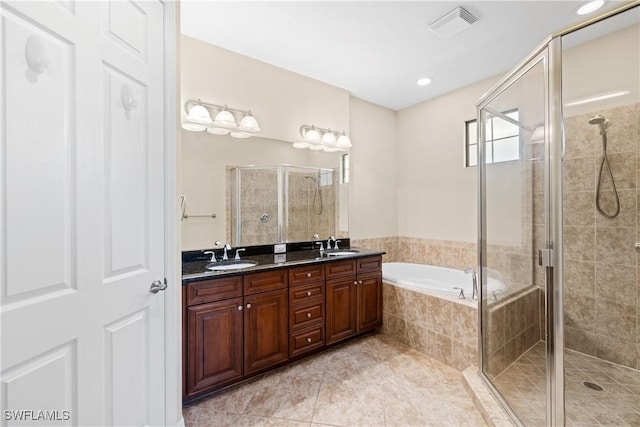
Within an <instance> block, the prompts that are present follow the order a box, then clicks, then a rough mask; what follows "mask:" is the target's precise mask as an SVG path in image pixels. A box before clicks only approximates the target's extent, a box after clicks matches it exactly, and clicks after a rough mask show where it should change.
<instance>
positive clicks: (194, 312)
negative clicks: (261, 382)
mask: <svg viewBox="0 0 640 427" xmlns="http://www.w3.org/2000/svg"><path fill="white" fill-rule="evenodd" d="M287 286H288V282H287V269H280V270H271V271H267V272H260V273H253V274H246V275H244V276H243V275H238V276H230V277H228V276H223V277H220V278H216V279H210V280H204V281H201V282H195V283H190V284H188V285H187V286H186V292H184V305H185V309H184V311H185V314H184V316H183V319H184V320H183V321H184V322H185V326H184V336H185V340H184V346H185V350H184V352H185V358H184V360H185V364H186V369H185V370H184V376H185V379H184V380H185V382H186V386H185V388H184V398H185V399H189V398H191V397H195V396H197V395H200V394H204V393H206V392H208V391H212V390H215V389H216V388H220V387H222V386H225V385H227V384H232V383H234V382H237V381H238V380H240V379H242V378H243V377H246V376H248V375H250V374H252V373H255V372H257V371H260V370H264V369H267V368H269V367H270V366H274V365H278V364H280V363H283V362H285V361H286V360H287V359H288V358H289V333H288V326H289V320H288V309H289V304H288V289H287ZM243 294H244V295H243Z"/></svg>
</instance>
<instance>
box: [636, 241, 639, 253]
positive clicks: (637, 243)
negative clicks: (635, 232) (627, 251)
mask: <svg viewBox="0 0 640 427" xmlns="http://www.w3.org/2000/svg"><path fill="white" fill-rule="evenodd" d="M635 247H636V252H640V242H636V244H635Z"/></svg>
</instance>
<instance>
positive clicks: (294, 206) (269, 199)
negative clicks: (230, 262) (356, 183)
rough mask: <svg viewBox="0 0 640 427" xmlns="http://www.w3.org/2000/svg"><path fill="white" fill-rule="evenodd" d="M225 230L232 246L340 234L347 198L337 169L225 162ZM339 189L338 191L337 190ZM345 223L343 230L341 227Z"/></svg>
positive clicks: (345, 229) (300, 239) (343, 232)
mask: <svg viewBox="0 0 640 427" xmlns="http://www.w3.org/2000/svg"><path fill="white" fill-rule="evenodd" d="M228 180H229V182H230V185H229V187H228V188H229V191H228V194H227V218H230V221H229V223H228V230H227V235H228V236H230V237H231V239H230V241H231V242H232V245H234V246H240V245H263V244H272V243H284V242H297V241H307V240H312V239H314V235H318V236H320V237H321V238H326V237H328V236H335V237H345V236H346V234H347V228H346V227H342V228H341V227H340V224H342V223H344V222H345V221H344V220H343V219H342V218H341V215H340V204H341V202H342V204H345V205H346V204H347V203H346V201H345V200H344V199H345V194H346V189H343V188H341V185H340V183H339V176H338V173H337V171H336V170H334V169H330V168H316V167H309V166H294V165H276V166H242V167H230V168H229V171H228ZM341 190H342V191H341ZM342 229H344V231H341V230H342Z"/></svg>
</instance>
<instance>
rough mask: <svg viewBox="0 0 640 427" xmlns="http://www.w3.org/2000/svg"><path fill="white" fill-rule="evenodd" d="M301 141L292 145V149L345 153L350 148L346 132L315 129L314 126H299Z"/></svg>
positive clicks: (349, 140)
mask: <svg viewBox="0 0 640 427" xmlns="http://www.w3.org/2000/svg"><path fill="white" fill-rule="evenodd" d="M300 136H301V137H302V140H300V141H296V142H294V143H293V147H294V148H300V149H304V148H308V149H309V150H312V151H320V150H322V151H326V152H329V153H331V152H334V151H346V150H347V149H349V148H351V139H349V137H348V136H347V134H346V132H344V131H343V132H342V133H340V132H336V131H334V130H331V129H324V128H319V127H316V126H315V125H310V126H309V125H302V126H300Z"/></svg>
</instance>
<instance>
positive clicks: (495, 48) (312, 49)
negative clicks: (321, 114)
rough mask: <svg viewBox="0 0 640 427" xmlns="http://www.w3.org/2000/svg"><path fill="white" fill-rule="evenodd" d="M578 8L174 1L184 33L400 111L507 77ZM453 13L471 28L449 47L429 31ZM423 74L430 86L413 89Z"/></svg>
mask: <svg viewBox="0 0 640 427" xmlns="http://www.w3.org/2000/svg"><path fill="white" fill-rule="evenodd" d="M583 3H584V2H581V1H564V0H556V1H349V2H347V1H313V2H312V1H280V2H275V1H257V2H255V1H254V2H247V1H194V0H183V1H182V2H181V15H182V32H183V33H184V34H186V35H189V36H191V37H194V38H197V39H200V40H203V41H206V42H208V43H211V44H214V45H217V46H220V47H223V48H225V49H228V50H231V51H234V52H238V53H240V54H243V55H246V56H249V57H252V58H255V59H258V60H260V61H263V62H266V63H269V64H272V65H275V66H278V67H281V68H284V69H286V70H289V71H293V72H296V73H299V74H302V75H305V76H308V77H311V78H313V79H316V80H320V81H323V82H326V83H328V84H331V85H334V86H337V87H340V88H343V89H346V90H348V91H349V92H350V93H351V94H352V95H353V96H355V97H357V98H360V99H364V100H366V101H369V102H372V103H375V104H378V105H382V106H385V107H387V108H391V109H393V110H400V109H403V108H406V107H408V106H411V105H413V104H416V103H419V102H422V101H424V100H427V99H429V98H432V97H435V96H438V95H441V94H444V93H446V92H449V91H451V90H453V89H456V88H459V87H462V86H465V85H468V84H470V83H473V82H477V81H479V80H482V79H485V78H488V77H491V76H494V75H497V74H500V73H504V72H506V71H508V70H509V69H511V68H513V67H514V66H515V65H517V64H518V62H520V60H522V59H523V58H524V57H525V56H527V54H529V53H530V52H531V51H532V50H534V49H535V48H536V47H537V46H538V45H540V44H541V43H542V42H543V41H544V39H545V38H546V37H547V36H548V35H549V34H551V33H552V32H555V31H558V30H560V29H562V28H564V27H566V26H568V25H571V24H573V23H576V22H579V21H581V20H582V19H583V18H582V17H579V16H578V15H576V13H575V10H576V9H577V8H578V7H579V6H580V5H582V4H583ZM616 3H617V2H613V1H610V2H608V3H607V4H606V5H605V8H604V9H607V8H611V7H615V6H616ZM457 6H462V7H464V8H465V9H466V10H468V11H469V12H470V13H471V14H473V15H474V16H475V17H476V18H478V21H477V22H476V23H475V24H474V25H473V26H471V27H470V28H469V29H468V30H466V31H464V32H462V33H460V34H458V35H456V36H453V37H451V38H449V39H443V38H440V37H438V36H437V35H436V34H434V33H433V32H432V31H431V30H429V28H428V24H429V23H431V22H433V21H434V20H436V19H438V18H439V17H441V16H442V15H444V14H446V13H447V12H449V11H451V10H452V9H454V8H455V7H457ZM604 9H603V10H604ZM424 76H428V77H430V78H431V79H432V83H431V84H430V85H428V86H425V87H419V86H417V84H416V81H417V80H418V78H420V77H424Z"/></svg>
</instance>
